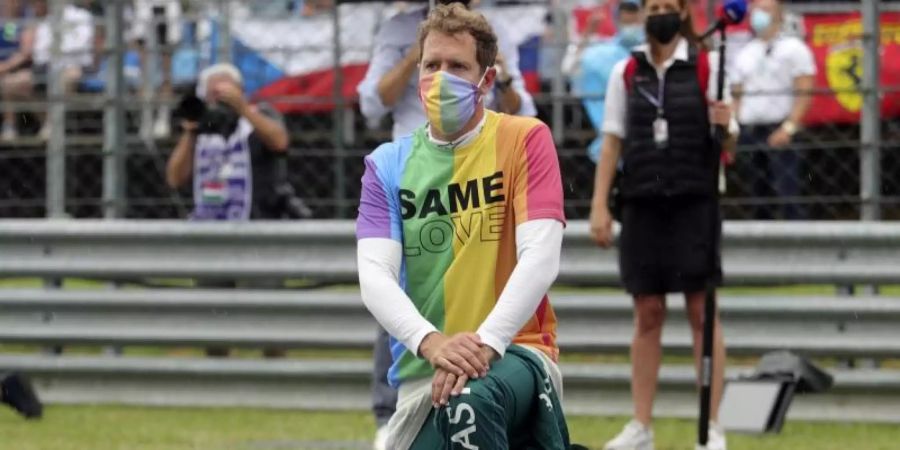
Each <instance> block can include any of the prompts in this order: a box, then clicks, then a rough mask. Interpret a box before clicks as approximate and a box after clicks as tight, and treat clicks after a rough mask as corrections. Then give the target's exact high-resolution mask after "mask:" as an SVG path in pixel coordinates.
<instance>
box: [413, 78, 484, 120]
mask: <svg viewBox="0 0 900 450" xmlns="http://www.w3.org/2000/svg"><path fill="white" fill-rule="evenodd" d="M419 95H420V96H421V99H422V104H423V105H424V106H425V115H426V116H428V122H430V123H431V124H432V125H431V126H432V127H434V128H435V131H437V132H438V133H440V134H442V135H448V134H453V133H456V132H457V131H459V130H460V129H461V128H462V127H463V126H465V124H466V122H468V120H469V119H470V118H471V117H472V116H473V115H474V114H475V108H476V107H477V105H478V86H477V85H474V84H472V83H471V82H470V81H469V80H466V79H465V78H460V77H458V76H456V75H453V74H451V73H449V72H435V73H433V74H431V75H428V76H426V77H424V78H422V79H421V80H419Z"/></svg>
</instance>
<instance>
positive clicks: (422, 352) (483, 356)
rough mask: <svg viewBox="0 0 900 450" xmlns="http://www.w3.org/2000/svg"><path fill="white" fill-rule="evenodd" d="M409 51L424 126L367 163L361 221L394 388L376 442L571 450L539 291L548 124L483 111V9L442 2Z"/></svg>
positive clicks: (491, 50) (558, 213)
mask: <svg viewBox="0 0 900 450" xmlns="http://www.w3.org/2000/svg"><path fill="white" fill-rule="evenodd" d="M416 48H417V49H419V50H418V54H417V55H414V56H413V57H412V59H413V64H414V63H415V62H416V61H417V60H418V61H420V73H419V82H418V89H417V91H418V92H419V93H420V98H421V102H422V103H423V104H424V105H425V109H426V110H427V119H426V121H425V122H423V123H421V124H420V125H419V126H418V127H417V128H416V129H415V130H414V133H413V134H412V135H407V136H404V137H401V138H399V139H395V140H394V141H393V142H391V143H387V144H384V145H382V146H380V147H379V148H378V149H377V150H375V151H374V152H373V153H372V154H371V155H369V156H368V157H367V158H366V161H365V163H366V164H365V165H366V171H365V174H364V175H363V180H362V182H363V190H362V195H361V199H360V208H359V217H358V219H357V237H358V239H359V242H358V246H357V253H358V261H359V278H360V289H361V293H362V298H363V301H364V302H365V304H366V307H367V308H369V310H370V311H371V312H372V314H373V315H374V316H375V318H376V319H377V320H378V322H379V323H380V324H382V326H384V327H385V328H386V329H387V330H388V331H389V332H390V335H391V336H392V338H391V352H392V354H393V359H392V361H393V365H392V367H391V370H390V372H389V373H390V379H391V382H392V384H393V385H394V386H399V387H400V389H399V392H400V399H399V402H398V408H397V411H396V412H395V414H394V415H393V417H392V418H391V420H390V423H389V425H388V429H389V432H388V439H387V442H386V443H385V448H390V449H391V450H407V449H413V450H431V449H440V448H447V449H449V448H461V447H466V448H471V449H476V448H482V449H509V448H514V449H524V448H541V449H545V450H563V449H568V448H569V442H568V431H567V428H566V423H565V417H563V415H562V411H561V408H560V406H559V403H558V397H557V392H558V388H559V386H560V384H561V376H559V372H558V368H557V366H556V363H555V362H554V361H555V360H556V359H557V357H558V351H559V350H558V348H557V346H556V342H555V337H556V318H555V315H554V313H553V308H552V307H551V306H550V303H549V299H548V298H547V296H546V293H547V290H548V289H549V288H550V285H551V284H552V283H553V280H554V279H555V278H556V274H557V271H558V269H559V255H560V245H561V243H562V232H563V224H564V222H565V218H564V216H563V211H562V207H563V198H562V182H561V176H560V171H559V164H558V161H557V155H556V148H555V146H554V145H553V139H552V137H551V136H550V130H549V129H548V128H547V126H546V125H544V124H543V123H541V122H540V121H538V120H537V119H533V118H523V117H514V116H510V115H504V114H497V113H495V112H492V111H489V110H487V109H486V108H485V107H484V103H483V101H482V99H483V98H484V97H485V96H486V95H487V93H488V92H490V91H491V89H492V88H493V86H492V85H493V84H494V82H495V81H496V79H497V77H498V75H497V69H496V67H495V66H494V59H495V57H496V55H497V37H496V35H495V34H494V33H493V31H492V30H491V27H490V25H489V24H488V22H487V20H486V19H485V18H484V16H482V15H481V14H478V13H473V12H471V11H469V10H468V9H466V8H465V7H464V6H463V5H460V4H450V5H440V6H438V7H437V8H436V9H434V10H433V11H431V12H430V13H429V14H428V16H427V18H426V20H425V22H424V23H423V24H422V26H421V28H420V31H419V37H418V45H417V46H416ZM404 84H405V81H404ZM466 180H468V181H466ZM482 181H483V182H482ZM462 185H465V186H468V187H471V188H472V189H469V188H468V187H467V188H465V191H466V192H465V193H462V190H461V189H463V188H460V186H462ZM479 186H483V187H484V189H481V188H480V187H479ZM482 191H484V192H482ZM447 192H450V194H447V195H449V197H445V196H444V194H443V193H447ZM455 193H459V195H456V194H455ZM442 198H443V199H444V200H441V199H442ZM447 199H449V200H447ZM460 199H462V200H460ZM442 202H443V203H444V204H442ZM447 202H449V203H447ZM445 205H446V206H445ZM502 211H506V213H505V214H507V216H506V218H504V217H503V216H504V213H503V212H502ZM451 217H452V220H451ZM454 224H456V225H454ZM460 224H468V225H460ZM454 228H456V232H455V233H454ZM462 230H465V231H462ZM420 237H421V239H420ZM404 248H405V250H404ZM504 355H505V356H504ZM538 397H540V400H539V398H538ZM432 406H433V407H432ZM454 412H455V413H456V414H455V415H454ZM460 413H462V414H463V417H466V418H467V419H465V420H464V421H463V420H460V419H459V415H460ZM460 443H464V444H463V445H460Z"/></svg>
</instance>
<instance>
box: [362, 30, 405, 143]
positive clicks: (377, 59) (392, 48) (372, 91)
mask: <svg viewBox="0 0 900 450" xmlns="http://www.w3.org/2000/svg"><path fill="white" fill-rule="evenodd" d="M399 26H400V24H399V23H398V21H397V20H388V21H387V22H385V23H384V24H382V25H381V29H380V30H379V31H378V34H377V35H376V36H375V48H374V49H373V51H372V58H371V60H370V61H369V67H368V69H367V70H366V75H365V77H364V78H363V80H362V81H361V82H360V83H359V85H358V86H357V87H356V92H357V93H358V94H359V110H360V112H361V113H362V115H363V116H364V117H365V118H366V120H367V122H368V123H369V125H370V126H374V125H375V124H377V123H379V122H380V121H381V119H382V118H384V116H385V115H386V114H388V113H389V112H391V110H392V109H393V107H394V105H395V104H396V103H397V101H398V100H399V98H400V96H401V95H402V92H403V91H402V87H403V83H408V82H409V78H410V77H412V76H413V74H414V73H415V69H416V61H417V59H418V51H417V50H416V49H415V46H412V47H411V48H410V49H408V50H407V52H406V53H405V54H404V53H403V51H402V49H401V47H399V46H398V45H396V44H394V43H393V42H392V41H394V40H396V39H394V38H395V36H394V33H396V30H395V28H397V27H399ZM395 71H396V73H393V74H392V75H391V77H390V79H393V80H396V79H399V78H402V76H401V75H403V73H400V72H406V75H407V76H406V78H405V79H404V80H403V82H402V83H399V84H394V83H395V82H391V81H386V82H385V84H384V88H385V89H387V88H389V87H390V88H392V89H391V90H393V88H396V89H398V90H399V91H400V93H399V94H397V95H396V96H394V95H393V94H394V93H393V92H385V94H386V95H385V97H390V98H388V99H387V100H388V101H385V99H383V98H382V93H381V89H382V86H381V85H382V80H383V79H385V78H387V77H388V74H389V73H391V72H395ZM388 84H390V86H388Z"/></svg>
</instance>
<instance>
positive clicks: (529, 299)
mask: <svg viewBox="0 0 900 450" xmlns="http://www.w3.org/2000/svg"><path fill="white" fill-rule="evenodd" d="M516 158H517V164H516V166H515V169H514V170H515V172H516V174H515V175H514V178H513V179H514V180H515V182H514V184H513V186H512V188H511V203H512V210H513V212H514V215H515V223H516V254H517V260H516V265H515V268H513V271H512V274H511V275H510V278H509V280H508V281H507V283H506V286H504V288H503V291H502V292H501V293H500V296H499V297H498V298H497V303H496V304H495V305H494V308H493V309H492V310H491V312H490V314H488V316H487V318H485V320H484V322H483V323H482V324H481V325H480V326H479V327H478V331H477V334H478V335H479V336H480V337H481V340H482V341H483V342H484V344H485V345H487V346H489V347H491V348H492V349H493V350H494V352H496V354H497V355H498V356H500V357H502V356H503V354H504V353H505V352H506V348H507V347H508V346H509V344H510V343H511V342H512V340H513V338H514V337H515V336H516V334H518V332H519V331H520V330H521V329H522V327H523V326H524V325H525V324H526V323H527V322H528V320H529V318H530V317H532V316H533V315H534V314H535V311H536V310H537V308H538V305H539V304H540V302H541V299H542V298H543V297H544V295H546V293H547V291H548V290H549V289H550V286H551V285H552V284H553V281H554V280H555V279H556V275H557V272H558V271H559V255H560V251H561V246H562V234H563V226H564V224H565V220H566V218H565V214H564V213H563V189H562V175H561V173H560V170H559V156H558V155H557V152H556V146H555V145H554V144H553V137H552V135H551V134H550V129H549V128H548V127H547V125H545V124H543V123H540V124H538V125H535V126H534V127H533V128H532V129H531V130H530V131H529V132H528V134H527V135H526V137H525V140H524V151H523V152H522V154H519V155H517V156H516Z"/></svg>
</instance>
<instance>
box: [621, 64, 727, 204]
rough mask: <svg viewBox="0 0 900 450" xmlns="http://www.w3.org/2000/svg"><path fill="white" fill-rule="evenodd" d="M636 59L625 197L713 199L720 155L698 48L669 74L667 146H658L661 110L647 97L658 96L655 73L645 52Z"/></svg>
mask: <svg viewBox="0 0 900 450" xmlns="http://www.w3.org/2000/svg"><path fill="white" fill-rule="evenodd" d="M633 57H634V58H635V59H636V60H637V70H635V73H634V78H633V79H632V81H631V86H630V89H629V92H628V107H627V114H626V134H627V137H626V139H625V141H624V142H623V147H622V148H623V163H624V166H623V172H622V185H621V189H622V196H623V197H624V198H626V199H628V198H645V199H646V198H659V197H673V196H681V195H691V196H694V195H700V196H711V195H714V194H715V189H716V178H717V176H718V174H717V173H716V168H717V163H718V154H717V152H716V151H715V149H714V148H713V140H712V134H711V128H710V121H709V106H708V104H707V102H706V93H705V92H701V90H702V88H701V86H700V82H699V80H698V78H697V67H696V64H697V50H696V49H695V48H693V47H692V48H691V51H690V57H689V58H688V61H682V60H676V61H675V62H674V64H672V66H671V67H669V69H668V70H667V71H666V74H665V88H664V99H663V111H664V112H663V115H664V117H665V119H666V121H667V122H668V132H669V140H668V145H667V146H665V147H658V146H657V144H656V142H655V141H654V139H653V122H654V121H655V120H656V118H657V108H656V106H654V105H653V103H651V102H650V100H648V99H647V97H646V96H645V93H646V94H649V96H650V97H651V98H654V99H655V98H658V91H659V79H658V77H657V75H656V69H655V68H654V67H653V65H652V64H651V63H650V62H649V61H648V60H647V57H646V55H645V54H644V52H635V53H634V54H633ZM626 85H627V84H626Z"/></svg>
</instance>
